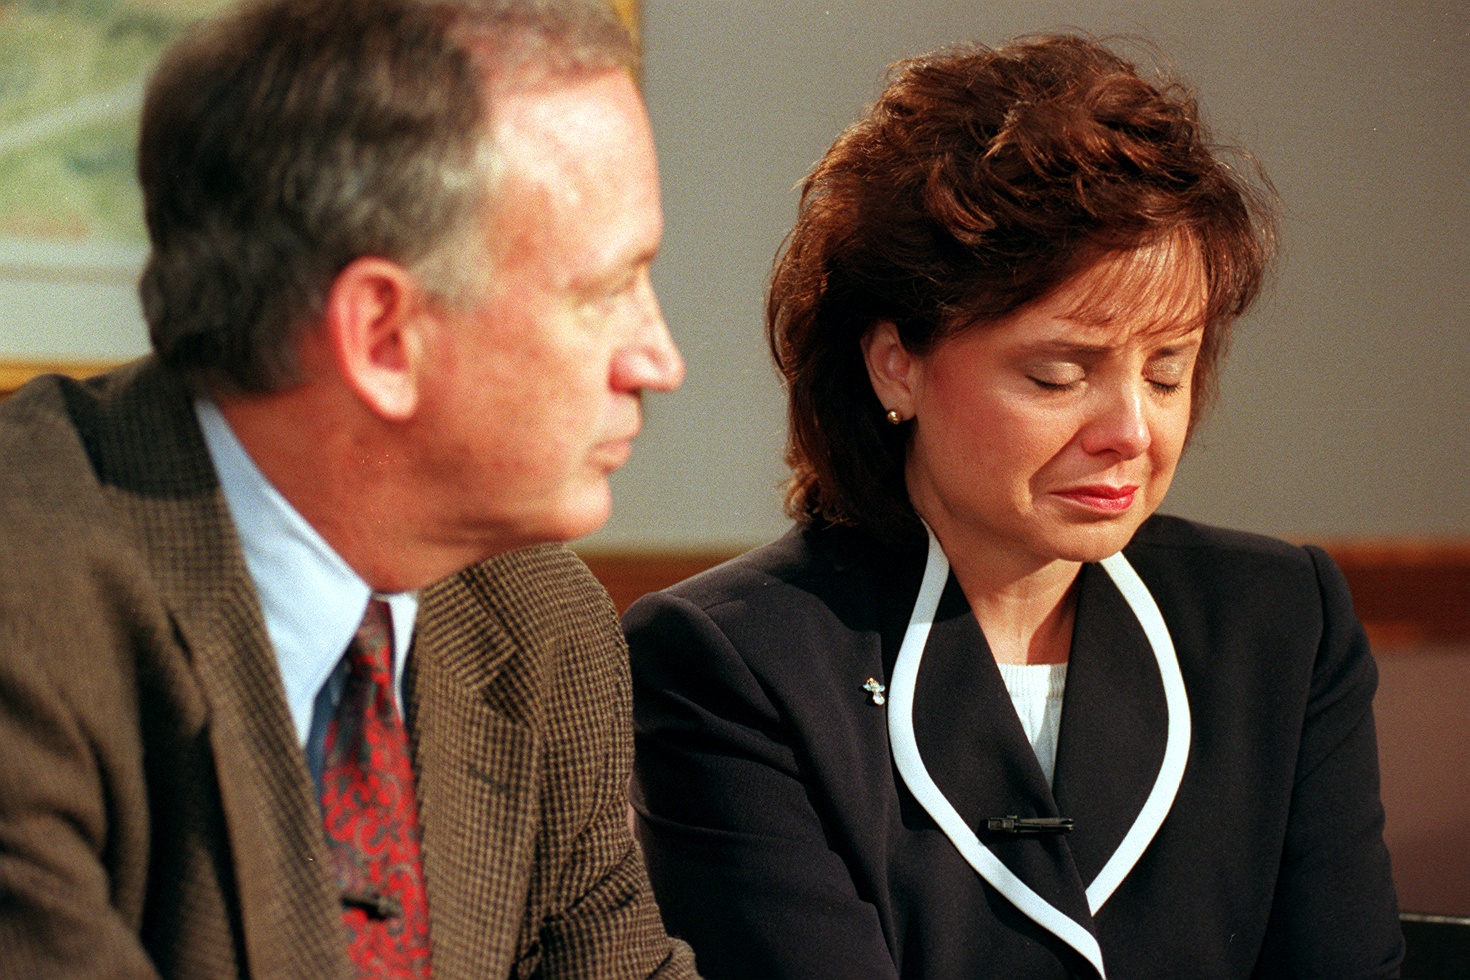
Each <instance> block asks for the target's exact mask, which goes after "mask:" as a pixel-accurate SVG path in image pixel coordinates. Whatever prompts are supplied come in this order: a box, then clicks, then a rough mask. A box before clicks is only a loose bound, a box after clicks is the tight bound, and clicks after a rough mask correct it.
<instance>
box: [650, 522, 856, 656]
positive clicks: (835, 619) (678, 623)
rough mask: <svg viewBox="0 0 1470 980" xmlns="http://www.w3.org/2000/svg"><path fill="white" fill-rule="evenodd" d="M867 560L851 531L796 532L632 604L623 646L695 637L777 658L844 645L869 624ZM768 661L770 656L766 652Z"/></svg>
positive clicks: (802, 528)
mask: <svg viewBox="0 0 1470 980" xmlns="http://www.w3.org/2000/svg"><path fill="white" fill-rule="evenodd" d="M872 575H873V573H872V562H871V556H870V555H869V553H868V550H866V549H865V548H864V547H863V545H862V542H861V540H860V539H859V538H858V537H857V536H856V532H852V531H851V529H845V528H839V529H833V528H813V527H809V526H803V525H797V526H795V527H793V528H792V529H791V530H790V531H788V532H787V533H786V534H784V535H782V536H781V537H780V538H778V539H776V540H775V541H772V542H771V543H769V544H767V545H763V546H762V547H759V548H756V549H754V550H752V551H749V552H746V553H745V554H743V555H741V556H739V557H737V558H733V559H731V560H730V561H727V562H725V563H724V564H722V565H718V566H716V567H714V568H712V569H710V570H708V571H706V572H703V573H701V574H699V575H695V576H694V577H692V578H689V579H686V580H685V581H683V582H680V583H679V584H677V585H674V586H671V587H669V588H667V589H664V590H662V591H660V592H655V593H651V594H650V595H646V596H644V597H643V598H641V599H639V600H638V601H637V602H635V603H634V604H633V605H632V606H631V607H630V608H629V609H628V611H627V612H626V613H625V614H624V616H623V626H624V629H625V630H626V632H627V633H628V637H629V640H630V642H631V643H632V644H633V645H634V646H635V647H637V646H638V645H639V644H640V643H642V642H644V641H646V640H648V639H649V638H650V637H658V636H668V635H679V636H685V637H686V638H687V637H688V636H691V635H698V636H700V637H703V638H704V639H705V640H707V641H709V642H715V641H716V638H718V641H719V642H721V643H730V644H732V645H734V646H735V647H737V648H742V649H743V648H746V647H749V648H752V649H757V650H764V651H776V650H778V649H785V648H787V647H790V646H792V645H800V644H801V643H803V642H814V641H815V638H818V637H820V638H821V644H819V645H828V646H830V645H832V644H838V643H841V642H844V641H843V640H842V637H844V636H850V635H852V634H854V633H858V632H864V631H866V630H869V629H871V628H873V626H874V625H875V623H876V620H875V617H876V615H877V613H876V600H875V598H874V595H873V591H874V590H873V584H872ZM770 655H771V656H776V655H777V654H776V653H774V652H772V653H771V654H770Z"/></svg>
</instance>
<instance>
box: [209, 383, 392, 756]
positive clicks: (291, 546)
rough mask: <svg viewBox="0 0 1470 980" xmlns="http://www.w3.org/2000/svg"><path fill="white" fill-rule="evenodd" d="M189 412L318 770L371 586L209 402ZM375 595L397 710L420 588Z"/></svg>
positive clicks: (288, 699)
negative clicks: (387, 627)
mask: <svg viewBox="0 0 1470 980" xmlns="http://www.w3.org/2000/svg"><path fill="white" fill-rule="evenodd" d="M194 413H195V415H196V416H197V417H198V419H199V426H200V428H201V429H203V430H204V442H205V445H206V446H207V447H208V449H209V457H210V459H211V461H213V463H214V469H215V473H217V474H218V475H219V481H220V486H221V487H222V488H223V490H224V495H225V502H226V504H227V505H228V506H229V509H230V517H231V518H232V519H233V520H234V522H235V530H236V532H237V533H238V535H239V538H240V547H241V550H242V551H244V553H245V565H246V568H247V569H248V570H249V572H250V578H251V581H252V582H253V583H254V584H255V593H256V595H257V596H258V597H259V598H260V606H261V611H262V612H263V613H264V614H265V628H266V632H267V633H268V634H269V635H270V640H271V646H272V647H274V648H275V653H276V662H277V664H279V665H280V669H281V680H282V682H283V683H284V684H285V688H286V704H287V706H288V707H289V708H290V709H291V720H292V721H293V722H294V723H295V726H296V737H297V739H298V741H299V742H300V744H301V746H302V747H303V748H304V749H305V750H306V751H307V755H308V761H309V762H310V764H311V770H312V774H313V775H314V776H315V777H316V778H317V779H318V780H320V778H321V764H320V763H321V759H320V750H321V742H322V739H323V737H324V735H325V732H326V725H327V722H328V721H329V720H330V719H331V716H332V713H333V712H334V711H335V708H336V703H337V700H338V699H339V698H340V696H341V693H342V685H343V683H344V681H345V677H346V674H345V670H344V669H339V667H338V665H339V664H341V663H343V660H342V655H343V654H344V653H346V651H347V644H348V643H349V642H350V641H351V640H352V636H353V634H354V633H356V632H357V627H358V624H360V623H361V622H362V616H363V613H365V612H366V611H367V604H368V600H369V599H370V598H372V597H373V596H374V593H373V591H372V589H370V588H369V587H368V584H367V583H366V582H364V581H363V580H362V578H361V577H359V576H358V574H357V573H356V572H354V571H353V570H352V568H351V567H350V566H349V565H348V564H347V563H346V562H345V561H343V560H342V557H341V556H340V555H338V554H337V553H336V552H335V551H333V550H332V548H331V546H330V545H328V544H327V542H326V541H324V540H322V536H321V535H320V534H318V533H317V532H316V530H315V529H314V528H313V527H312V526H311V525H310V524H308V523H307V522H306V519H305V518H304V517H302V516H301V515H300V514H299V513H297V511H296V508H294V507H292V506H291V505H290V503H288V502H287V501H286V498H285V497H283V496H281V494H280V492H279V491H277V490H276V488H275V487H273V486H271V484H270V481H269V480H267V479H266V478H265V475H264V474H263V473H261V472H260V470H259V468H257V467H256V465H255V463H254V461H253V460H251V458H250V456H249V454H248V453H246V452H245V447H244V446H242V445H240V441H239V440H238V439H236V438H235V433H234V432H233V431H232V430H231V429H230V426H229V423H228V422H226V421H225V418H224V416H223V415H221V414H220V410H219V408H218V407H217V406H216V405H215V404H214V402H212V401H210V400H208V399H199V400H196V401H195V403H194ZM377 598H380V599H383V600H384V601H386V602H387V603H388V607H389V609H390V610H391V611H392V615H393V680H394V684H393V687H394V696H395V701H396V703H397V704H398V705H399V711H400V713H401V712H402V704H403V693H402V685H403V664H404V659H405V656H404V655H405V652H406V651H407V650H408V649H409V646H410V644H411V643H412V641H413V629H414V617H415V616H416V615H417V613H418V594H417V593H414V592H400V593H397V594H394V595H378V596H377ZM313 735H315V736H316V737H313Z"/></svg>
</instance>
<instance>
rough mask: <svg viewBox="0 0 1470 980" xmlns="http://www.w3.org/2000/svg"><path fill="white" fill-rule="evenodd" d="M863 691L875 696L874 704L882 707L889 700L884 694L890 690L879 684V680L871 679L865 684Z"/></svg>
mask: <svg viewBox="0 0 1470 980" xmlns="http://www.w3.org/2000/svg"><path fill="white" fill-rule="evenodd" d="M863 690H864V691H867V692H868V693H869V694H871V695H873V703H874V704H878V705H881V704H883V703H885V702H886V701H887V700H888V697H887V695H886V694H884V692H885V691H887V690H888V689H887V688H886V687H884V686H883V685H882V684H879V683H878V678H876V677H869V678H868V679H867V680H866V681H865V682H863Z"/></svg>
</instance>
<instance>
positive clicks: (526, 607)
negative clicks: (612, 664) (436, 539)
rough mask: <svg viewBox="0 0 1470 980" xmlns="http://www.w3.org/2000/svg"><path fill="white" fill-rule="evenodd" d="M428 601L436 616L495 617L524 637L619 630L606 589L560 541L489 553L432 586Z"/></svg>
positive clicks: (550, 638)
mask: <svg viewBox="0 0 1470 980" xmlns="http://www.w3.org/2000/svg"><path fill="white" fill-rule="evenodd" d="M424 601H425V607H426V610H427V611H428V612H429V613H430V614H431V615H432V616H434V617H437V618H440V619H442V620H445V621H455V622H469V621H472V620H477V619H487V618H488V619H493V620H495V621H496V622H497V624H498V625H499V626H500V627H501V628H503V629H505V630H507V631H510V632H511V633H513V634H516V635H517V636H519V637H522V638H526V637H534V638H537V639H539V640H542V641H554V640H556V639H560V638H571V637H578V636H581V637H586V636H608V635H612V634H618V635H621V634H620V632H619V629H618V625H617V613H616V610H615V609H614V608H613V604H612V600H611V599H609V598H608V595H607V590H605V589H604V588H603V587H602V584H601V583H600V582H599V581H598V580H597V578H596V577H595V576H594V575H593V574H592V572H591V571H590V570H589V569H588V568H587V566H586V565H585V564H583V562H582V560H581V559H580V558H578V557H577V556H576V555H575V554H573V553H572V552H571V551H570V550H569V549H568V548H566V547H565V546H563V545H559V544H545V545H536V546H533V547H529V548H521V549H517V550H515V551H509V552H505V553H503V554H499V555H496V556H494V557H492V558H488V559H486V560H484V561H482V562H479V563H478V564H475V565H472V566H470V567H469V568H466V569H464V570H463V571H461V572H459V573H458V574H456V575H453V576H451V577H449V578H448V579H445V580H444V581H442V582H440V583H438V584H436V585H434V586H431V587H430V588H429V589H428V590H426V592H425V594H424Z"/></svg>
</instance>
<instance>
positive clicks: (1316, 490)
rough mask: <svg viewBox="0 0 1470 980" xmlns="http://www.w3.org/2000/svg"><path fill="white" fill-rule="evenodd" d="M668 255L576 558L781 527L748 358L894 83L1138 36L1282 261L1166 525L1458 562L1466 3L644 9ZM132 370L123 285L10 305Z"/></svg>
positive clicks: (703, 543)
mask: <svg viewBox="0 0 1470 980" xmlns="http://www.w3.org/2000/svg"><path fill="white" fill-rule="evenodd" d="M643 16H644V29H645V40H646V47H647V69H646V84H647V93H648V100H649V105H650V108H651V111H652V114H653V119H654V126H655V129H656V131H657V135H658V139H659V147H660V153H661V157H662V168H663V174H664V196H665V209H666V212H667V215H668V232H667V237H666V241H665V248H664V254H663V257H662V258H661V260H660V262H659V264H658V266H657V268H656V273H655V275H656V281H657V285H658V287H659V290H660V294H661V296H662V298H663V302H664V309H665V312H666V314H667V316H668V320H669V323H670V325H671V327H672V329H673V331H674V334H675V337H676V339H677V340H678V341H679V343H680V345H681V346H682V347H683V349H684V353H685V355H686V357H687V359H688V362H689V368H690V373H689V380H688V382H687V384H686V385H685V387H684V388H683V389H682V390H681V391H680V392H678V393H676V394H674V395H671V396H666V397H661V398H654V399H651V400H650V402H649V419H648V425H647V427H646V429H645V435H644V437H643V438H642V440H641V442H640V444H639V447H638V451H637V453H636V454H635V457H634V461H633V462H632V463H631V464H630V465H629V466H628V468H627V469H626V470H625V471H623V472H622V473H620V474H619V475H618V476H617V477H616V480H615V491H616V501H617V504H616V507H615V516H614V518H613V520H612V522H611V523H610V524H609V526H608V527H607V528H606V529H605V530H604V531H602V532H601V533H600V534H598V535H597V536H595V537H594V538H593V539H592V540H590V541H588V542H587V547H589V548H599V549H623V548H636V549H654V548H680V549H704V548H738V547H744V546H748V545H751V544H755V543H757V542H760V541H762V540H764V539H766V538H768V537H771V536H773V535H775V534H777V533H779V531H780V530H781V529H782V528H783V527H784V525H785V521H784V519H783V518H782V516H781V512H780V494H779V491H778V486H779V483H780V481H781V478H782V476H783V473H784V470H783V467H782V465H781V461H780V457H781V446H782V434H783V424H784V423H783V407H782V399H781V394H780V389H779V386H778V384H777V381H776V379H775V376H774V373H773V371H772V369H771V367H770V366H769V358H768V355H767V353H766V351H765V347H764V341H763V337H762V332H761V293H762V289H763V287H764V283H765V279H766V275H767V272H768V270H769V267H770V261H771V257H772V255H773V254H774V252H775V249H776V247H777V245H778V243H779V242H780V240H781V238H782V236H783V235H784V234H785V231H786V229H787V227H788V226H789V225H790V223H791V220H792V217H793V215H794V212H795V204H796V192H795V187H796V185H797V183H798V182H799V181H800V179H801V177H802V176H803V175H804V174H805V172H806V171H807V169H808V168H809V167H810V166H811V164H812V163H813V162H814V161H815V160H816V159H817V158H818V157H819V156H820V155H821V154H822V152H823V150H824V149H825V148H826V146H827V145H828V144H829V143H830V142H831V140H832V138H833V137H834V136H835V135H836V134H837V132H838V131H839V130H840V129H841V128H842V127H843V126H844V125H846V124H847V123H848V122H849V121H851V120H852V119H853V118H854V117H855V116H856V115H857V113H858V112H859V111H860V110H861V109H862V107H863V106H864V105H865V104H866V103H868V102H870V101H871V100H872V99H873V98H874V97H875V96H876V94H877V92H878V90H879V87H880V85H881V80H882V76H883V72H884V69H885V67H886V66H887V65H888V64H889V63H890V62H892V61H893V60H895V59H898V58H900V57H903V56H906V55H911V54H916V53H919V52H922V51H925V50H928V49H930V48H933V47H936V46H939V45H942V44H945V43H949V42H952V41H957V40H961V39H967V38H968V39H977V40H981V41H985V42H991V43H993V42H997V41H1000V40H1002V39H1005V38H1007V37H1011V36H1014V35H1016V34H1020V33H1025V32H1027V31H1034V30H1041V29H1047V28H1055V27H1062V26H1075V27H1080V28H1083V29H1086V30H1089V31H1091V32H1093V33H1097V34H1110V33H1116V32H1124V33H1143V34H1146V35H1148V36H1149V37H1151V38H1152V39H1153V40H1154V41H1156V42H1157V43H1158V45H1159V46H1160V47H1161V48H1162V49H1163V51H1164V52H1166V53H1167V54H1168V56H1169V57H1170V58H1171V59H1172V60H1173V62H1174V63H1175V64H1176V65H1177V66H1178V67H1179V68H1180V69H1181V70H1182V71H1183V72H1184V73H1185V74H1186V75H1188V76H1189V77H1191V78H1192V79H1193V80H1194V81H1195V83H1196V84H1197V85H1198V87H1199V89H1200V91H1201V93H1202V97H1203V102H1204V106H1205V109H1206V112H1207V115H1208V117H1209V119H1210V120H1211V121H1212V122H1213V123H1214V125H1215V128H1216V129H1217V131H1218V132H1219V133H1220V135H1222V136H1224V137H1228V138H1231V139H1234V140H1238V141H1240V142H1242V143H1244V144H1245V145H1247V146H1248V147H1250V148H1251V149H1252V150H1254V151H1255V153H1256V154H1257V155H1258V156H1259V157H1260V158H1261V159H1262V160H1263V161H1264V163H1265V165H1266V167H1267V169H1268V171H1269V172H1270V173H1271V175H1272V176H1273V178H1274V180H1275V182H1276V185H1277V187H1278V189H1279V190H1280V192H1281V194H1282V196H1283V197H1284V199H1285V202H1286V205H1287V214H1286V220H1285V225H1284V233H1285V247H1286V256H1285V261H1284V262H1283V264H1282V267H1281V276H1280V279H1279V281H1278V284H1277V286H1276V288H1275V289H1274V291H1273V293H1272V294H1271V295H1269V296H1267V297H1266V300H1265V301H1264V302H1263V303H1262V304H1261V306H1260V307H1259V309H1258V311H1257V312H1256V313H1254V314H1253V315H1252V317H1251V318H1250V319H1249V321H1247V322H1245V323H1243V324H1242V325H1241V328H1240V331H1239V334H1238V340H1237V343H1236V347H1235V353H1234V355H1233V358H1232V360H1231V363H1230V364H1229V366H1228V367H1227V371H1226V376H1225V386H1224V401H1223V405H1222V409H1221V411H1220V412H1219V414H1217V416H1216V417H1215V419H1214V421H1213V422H1212V423H1211V424H1210V426H1209V427H1208V428H1207V429H1205V430H1204V431H1203V432H1202V433H1201V434H1200V438H1199V439H1198V440H1197V442H1196V445H1195V446H1194V447H1193V449H1192V450H1191V451H1190V453H1189V455H1188V456H1187V457H1186V459H1185V462H1184V464H1183V466H1182V468H1181V471H1180V475H1179V478H1178V481H1177V483H1176V486H1175V489H1174V491H1173V492H1172V494H1171V496H1170V499H1169V500H1168V501H1166V503H1165V508H1166V509H1170V510H1173V511H1175V512H1177V513H1183V514H1186V515H1189V516H1194V517H1199V518H1202V519H1207V520H1212V521H1216V522H1221V523H1227V524H1234V525H1238V526H1244V527H1250V528H1254V529H1257V530H1262V531H1267V532H1272V533H1277V534H1287V535H1299V536H1315V537H1329V536H1330V537H1344V536H1354V537H1362V536H1383V535H1465V534H1470V497H1467V486H1470V466H1467V452H1466V450H1465V440H1466V423H1465V419H1466V417H1467V416H1470V397H1467V394H1470V370H1467V368H1470V354H1467V348H1470V329H1467V323H1466V318H1467V317H1466V295H1465V284H1466V278H1467V275H1466V272H1467V269H1466V254H1467V250H1466V248H1465V247H1464V244H1463V240H1464V238H1465V236H1466V232H1467V222H1466V197H1467V194H1466V173H1467V172H1470V166H1467V159H1466V157H1467V146H1470V139H1467V136H1470V133H1467V125H1466V110H1465V105H1466V102H1467V98H1466V96H1467V92H1466V88H1467V85H1466V79H1467V76H1470V71H1467V67H1470V66H1467V57H1466V53H1467V43H1466V42H1467V33H1470V6H1467V5H1466V4H1465V3H1464V0H1432V2H1414V0H1408V2H1378V3H1372V4H1369V3H1366V2H1340V0H1334V2H1331V3H1327V2H1304V3H1295V2H1287V0H1281V2H1279V3H1275V4H1266V3H1249V4H1247V3H1231V2H1229V0H1224V2H1223V3H1221V4H1203V3H1185V2H1181V0H1132V2H1128V0H1094V2H1090V3H1087V2H1057V0H1031V2H1020V0H992V2H983V3H982V2H969V3H961V2H958V0H926V2H924V3H922V4H915V3H902V2H896V0H831V2H827V3H813V2H808V0H738V2H731V0H718V2H716V0H645V2H644V5H643ZM144 346H145V343H144V340H143V334H142V325H141V320H140V318H139V316H138V314H137V310H136V301H135V300H134V299H133V297H132V292H131V289H130V288H129V287H128V286H127V285H125V284H120V283H116V282H111V283H109V282H94V283H85V282H83V283H77V282H63V281H36V280H5V279H3V277H0V357H3V356H9V355H24V354H27V353H32V354H35V355H37V356H74V357H75V356H101V357H108V356H112V357H123V356H129V355H131V354H132V353H135V352H137V351H140V350H142V349H143V348H144Z"/></svg>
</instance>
